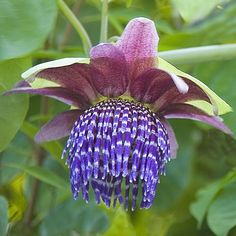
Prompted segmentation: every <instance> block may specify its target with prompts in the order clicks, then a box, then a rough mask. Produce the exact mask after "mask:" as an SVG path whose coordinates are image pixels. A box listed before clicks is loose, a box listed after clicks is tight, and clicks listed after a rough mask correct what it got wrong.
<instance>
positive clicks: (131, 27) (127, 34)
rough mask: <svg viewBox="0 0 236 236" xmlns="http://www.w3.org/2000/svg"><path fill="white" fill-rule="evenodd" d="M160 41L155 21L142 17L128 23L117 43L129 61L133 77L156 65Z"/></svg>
mask: <svg viewBox="0 0 236 236" xmlns="http://www.w3.org/2000/svg"><path fill="white" fill-rule="evenodd" d="M158 41H159V37H158V35H157V31H156V27H155V24H154V22H153V21H151V20H149V19H146V18H143V17H140V18H135V19H133V20H131V21H130V22H129V23H128V25H127V26H126V28H125V30H124V32H123V34H122V35H121V38H120V40H119V41H118V42H117V43H116V45H117V47H118V48H119V49H120V50H121V51H122V52H123V53H124V55H125V58H126V60H127V62H128V63H129V73H130V76H131V79H133V78H136V77H137V76H138V75H139V74H140V73H142V72H143V71H145V70H146V69H148V68H151V67H153V66H154V65H155V58H157V45H158Z"/></svg>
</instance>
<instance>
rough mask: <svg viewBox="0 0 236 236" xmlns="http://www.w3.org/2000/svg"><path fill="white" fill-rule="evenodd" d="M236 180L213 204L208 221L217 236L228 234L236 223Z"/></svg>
mask: <svg viewBox="0 0 236 236" xmlns="http://www.w3.org/2000/svg"><path fill="white" fill-rule="evenodd" d="M235 196H236V181H235V182H233V183H232V184H230V185H229V186H227V187H226V188H225V189H224V190H223V191H222V192H221V193H220V195H219V196H218V197H217V198H216V200H215V201H214V202H213V203H212V204H211V206H210V208H209V211H208V215H207V222H208V225H209V227H210V228H211V230H212V231H213V232H214V233H215V234H216V235H217V236H226V235H227V234H228V232H229V230H230V229H231V228H233V227H234V226H235V225H236V204H235Z"/></svg>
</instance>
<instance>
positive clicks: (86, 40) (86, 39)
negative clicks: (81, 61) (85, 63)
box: [57, 0, 92, 56]
mask: <svg viewBox="0 0 236 236" xmlns="http://www.w3.org/2000/svg"><path fill="white" fill-rule="evenodd" d="M57 2H58V6H59V8H60V10H61V11H62V12H63V14H64V15H65V17H66V18H67V19H68V20H69V22H70V23H71V24H72V25H73V27H74V28H75V30H76V31H77V32H78V34H79V36H80V38H81V40H82V43H83V48H84V51H85V54H86V55H87V56H88V55H89V50H90V48H91V47H92V44H91V41H90V38H89V36H88V34H87V32H86V30H85V29H84V27H83V25H82V24H81V23H80V21H79V20H78V19H77V18H76V16H75V15H74V13H73V12H72V11H71V10H70V8H69V7H68V6H67V5H66V3H65V2H64V1H63V0H58V1H57Z"/></svg>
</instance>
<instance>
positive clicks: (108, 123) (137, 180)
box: [63, 99, 170, 210]
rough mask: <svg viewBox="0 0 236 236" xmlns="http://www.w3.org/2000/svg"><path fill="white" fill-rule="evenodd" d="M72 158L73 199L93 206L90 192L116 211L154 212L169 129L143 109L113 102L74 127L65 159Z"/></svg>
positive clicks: (84, 116)
mask: <svg viewBox="0 0 236 236" xmlns="http://www.w3.org/2000/svg"><path fill="white" fill-rule="evenodd" d="M65 155H67V164H68V166H69V168H70V182H71V188H72V192H73V194H74V198H75V199H77V198H78V193H79V192H82V197H83V199H84V200H85V201H86V202H88V200H89V194H88V192H89V186H90V185H91V186H92V189H93V191H94V194H95V200H96V202H97V203H98V204H99V203H100V200H101V199H102V201H103V202H104V203H105V204H106V206H108V207H110V205H111V201H113V206H114V207H115V205H116V202H117V200H118V201H119V202H120V204H123V203H124V205H125V208H126V209H128V207H129V202H130V203H131V209H132V210H134V209H135V208H136V201H137V196H138V191H142V198H141V203H140V208H149V207H150V206H151V205H152V203H153V200H154V197H155V194H156V187H157V184H158V182H159V175H161V174H164V173H165V164H166V163H167V161H168V160H169V158H170V145H169V138H168V135H167V132H166V129H165V128H164V126H163V125H162V124H161V122H160V120H159V119H158V117H157V116H156V115H155V114H154V113H153V112H151V111H150V110H149V109H148V108H146V107H144V106H143V105H141V104H138V103H134V102H130V101H126V100H120V99H118V100H116V99H110V100H107V101H103V102H100V103H98V104H96V105H95V106H93V107H91V108H90V109H88V110H87V111H85V112H84V114H82V115H81V116H80V117H79V118H78V120H77V121H76V122H75V124H74V127H73V129H72V131H71V134H70V137H69V139H68V141H67V145H66V147H65V150H64V152H63V156H65Z"/></svg>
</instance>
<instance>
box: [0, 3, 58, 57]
mask: <svg viewBox="0 0 236 236" xmlns="http://www.w3.org/2000/svg"><path fill="white" fill-rule="evenodd" d="M56 14H57V7H56V1H55V0H50V1H48V0H37V1H32V0H7V1H6V0H5V1H1V8H0V16H1V18H0V29H1V37H0V60H6V59H10V58H14V57H21V56H24V55H27V54H29V53H31V52H32V51H34V50H36V49H38V48H39V47H41V46H42V45H43V43H44V41H45V40H46V38H47V36H48V34H49V32H50V31H51V30H52V27H53V25H54V21H55V18H56Z"/></svg>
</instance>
